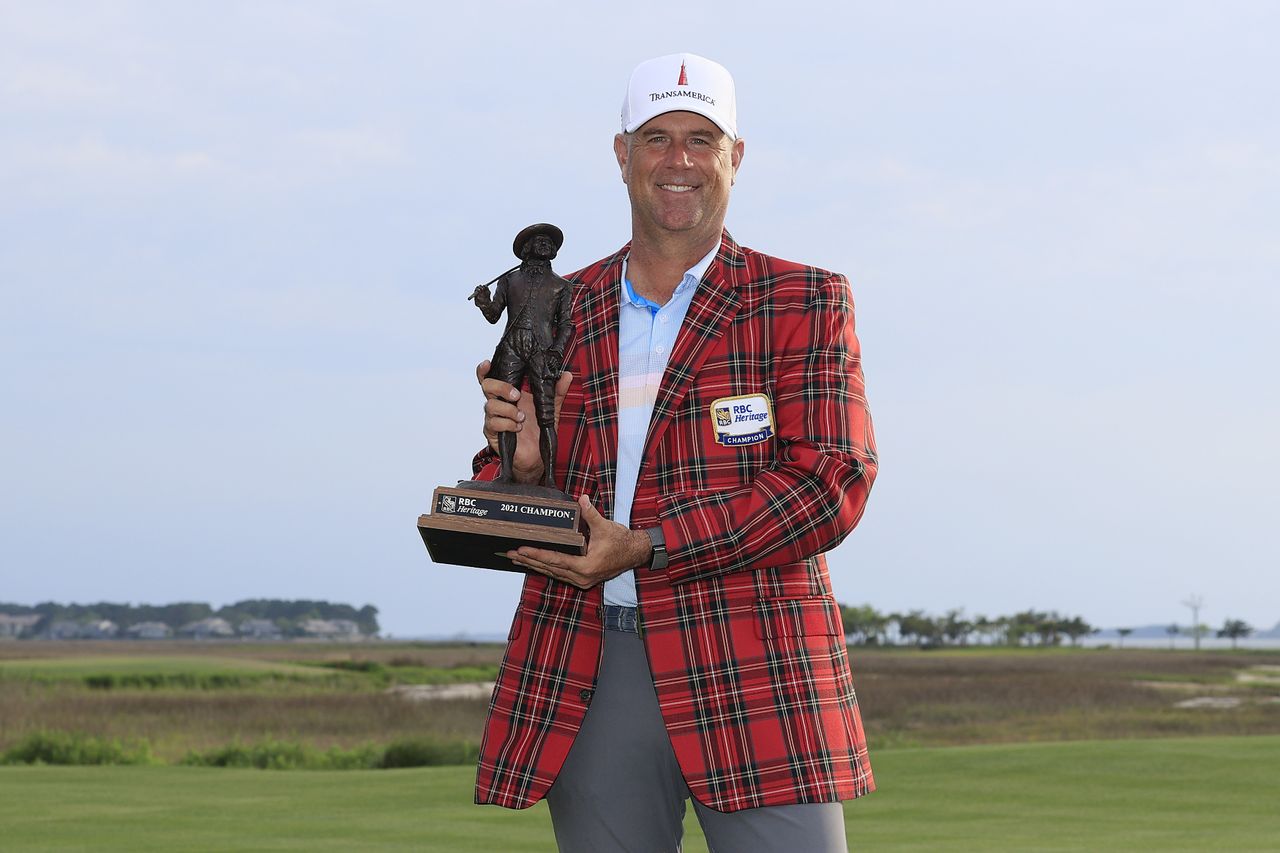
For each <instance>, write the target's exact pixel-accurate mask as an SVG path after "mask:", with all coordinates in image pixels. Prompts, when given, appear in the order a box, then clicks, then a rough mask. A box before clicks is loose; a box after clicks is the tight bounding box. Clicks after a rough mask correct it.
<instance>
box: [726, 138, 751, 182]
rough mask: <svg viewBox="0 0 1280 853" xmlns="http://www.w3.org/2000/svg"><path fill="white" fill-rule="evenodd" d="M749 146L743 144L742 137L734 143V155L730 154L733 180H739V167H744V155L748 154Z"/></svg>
mask: <svg viewBox="0 0 1280 853" xmlns="http://www.w3.org/2000/svg"><path fill="white" fill-rule="evenodd" d="M746 150H747V146H746V145H745V144H744V143H743V141H742V139H741V137H739V138H738V139H735V140H734V141H733V153H732V154H730V155H729V156H730V159H731V162H732V163H733V179H734V180H735V181H736V180H737V179H738V167H739V166H741V165H742V155H743V154H745V153H746Z"/></svg>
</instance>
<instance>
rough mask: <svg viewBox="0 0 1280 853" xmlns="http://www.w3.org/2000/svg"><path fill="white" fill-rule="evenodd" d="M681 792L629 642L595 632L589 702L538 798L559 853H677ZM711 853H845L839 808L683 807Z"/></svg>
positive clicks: (638, 657)
mask: <svg viewBox="0 0 1280 853" xmlns="http://www.w3.org/2000/svg"><path fill="white" fill-rule="evenodd" d="M687 799H689V788H688V786H687V785H686V784H685V781H684V777H683V776H681V774H680V767H679V765H678V764H677V763H676V756H675V752H674V751H673V750H672V748H671V740H670V738H668V737H667V730H666V727H665V726H664V725H663V722H662V716H661V713H660V712H659V710H658V697H657V694H656V693H655V692H654V689H653V680H652V678H651V677H650V675H649V663H648V661H647V660H646V658H645V652H644V643H643V642H642V641H641V639H640V636H639V635H638V634H633V633H628V632H624V631H616V630H609V631H605V632H604V659H603V661H602V663H601V666H600V678H599V681H598V683H597V684H596V690H595V694H594V695H593V696H592V698H591V705H590V707H589V708H588V710H587V716H586V719H585V720H584V721H583V724H582V729H581V731H579V732H578V737H577V739H576V740H575V741H574V743H573V748H572V749H570V750H569V757H568V758H567V759H566V760H565V764H564V768H563V769H562V770H561V771H560V775H559V776H558V777H557V778H556V782H555V784H554V785H552V786H551V790H550V792H549V793H548V794H547V804H548V805H549V806H550V808H551V823H552V826H553V827H554V828H555V833H556V843H557V844H558V845H559V848H560V851H561V853H609V851H617V853H679V851H680V849H681V848H680V843H681V837H682V835H683V831H684V827H683V822H684V814H685V800H687ZM693 808H694V811H695V812H696V814H697V815H698V822H699V823H700V824H701V825H702V831H703V834H704V835H705V836H706V839H707V847H708V848H709V849H710V850H711V853H739V852H741V853H770V851H778V853H836V851H839V853H846V851H847V850H848V847H847V845H846V842H845V835H844V809H843V808H842V807H841V805H840V803H802V804H797V805H788V806H765V807H763V808H757V809H743V810H742V811H736V812H730V813H724V812H718V811H715V810H714V809H711V808H708V807H707V806H704V805H702V804H701V803H699V802H698V801H697V800H694V801H693Z"/></svg>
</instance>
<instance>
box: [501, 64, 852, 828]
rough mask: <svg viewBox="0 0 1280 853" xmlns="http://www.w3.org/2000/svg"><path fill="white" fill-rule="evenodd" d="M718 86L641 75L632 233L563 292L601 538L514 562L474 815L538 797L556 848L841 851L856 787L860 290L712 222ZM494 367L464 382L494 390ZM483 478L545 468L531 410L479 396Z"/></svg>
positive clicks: (722, 114) (723, 78) (575, 455)
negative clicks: (843, 586)
mask: <svg viewBox="0 0 1280 853" xmlns="http://www.w3.org/2000/svg"><path fill="white" fill-rule="evenodd" d="M743 151H744V146H743V142H742V140H741V139H740V138H739V136H738V131H737V114H736V105H735V95H734V84H733V80H732V78H731V77H730V75H729V72H728V71H726V70H725V69H724V68H723V67H721V66H720V65H717V64H716V63H714V62H711V61H709V60H707V59H703V58H701V57H698V56H694V55H692V54H680V55H675V56H665V57H660V58H658V59H654V60H651V61H649V62H645V63H642V64H641V65H640V66H639V67H637V68H636V70H635V71H634V72H633V73H632V76H631V79H630V82H629V84H628V88H627V95H626V100H625V101H624V103H623V108H622V133H620V134H618V135H617V136H616V137H615V139H614V153H615V154H616V156H617V160H618V166H619V168H620V170H621V174H622V179H623V181H624V182H625V183H626V185H627V191H628V195H629V197H630V201H631V242H630V243H629V244H628V245H626V246H624V247H623V248H622V249H621V250H620V251H618V252H617V253H616V254H614V255H612V256H610V257H608V258H605V259H603V260H601V261H599V262H597V263H595V264H592V265H591V266H589V267H587V268H586V269H584V270H582V271H580V272H578V273H576V274H574V275H572V276H570V277H569V278H570V280H571V281H573V282H574V283H575V294H574V305H573V325H574V327H575V331H574V336H573V339H572V340H571V341H570V343H569V345H568V347H567V348H566V350H565V368H566V372H565V373H564V374H563V375H562V376H561V378H560V381H559V383H558V384H557V387H556V394H557V405H558V409H559V413H558V414H559V429H560V433H559V441H558V443H557V448H556V451H557V452H556V463H555V469H556V470H555V479H556V481H557V482H558V483H559V484H560V485H561V486H562V487H563V488H564V489H565V490H566V491H567V492H568V493H569V494H571V495H574V496H578V500H579V503H580V505H581V507H582V511H583V517H584V519H586V521H587V524H588V525H589V529H590V540H589V544H588V547H587V551H586V553H585V554H584V555H582V556H570V555H565V554H559V553H556V552H550V551H544V550H539V549H536V548H532V547H522V548H519V549H518V550H516V551H512V552H509V554H508V556H509V557H510V558H511V559H512V560H513V561H514V562H515V563H516V564H518V565H520V566H523V567H524V568H526V569H528V570H529V574H528V575H527V578H526V581H525V585H524V589H523V592H522V593H521V598H520V606H519V608H518V610H517V612H516V616H515V620H514V622H513V623H512V626H511V633H510V635H509V642H508V647H507V652H506V655H505V657H504V660H503V664H502V668H501V671H500V673H499V676H498V684H497V687H496V688H495V690H494V695H493V700H492V703H491V705H490V713H489V719H488V722H487V724H486V729H485V737H484V742H483V744H482V747H481V756H480V761H479V768H478V774H477V783H476V800H477V802H480V803H495V804H498V805H503V806H507V807H511V808H524V807H527V806H530V805H532V804H533V803H534V802H536V801H537V800H539V799H541V798H543V797H546V798H547V800H548V804H549V806H550V809H551V817H552V822H553V825H554V827H555V832H556V839H557V842H558V843H559V845H560V848H561V850H567V851H607V850H636V851H654V850H678V849H679V848H680V838H681V819H682V817H683V814H684V808H685V805H684V803H685V799H686V798H687V797H688V796H689V795H690V794H692V797H693V801H694V808H695V810H696V811H697V814H698V818H699V820H700V822H701V823H702V826H703V829H704V832H705V834H706V836H707V840H708V844H709V846H710V848H711V849H712V850H715V851H737V850H743V851H752V853H755V851H770V850H779V851H782V850H785V851H787V853H799V851H805V852H806V853H811V852H812V851H827V850H844V849H845V840H844V823H843V812H842V809H841V806H840V801H841V800H844V799H849V798H852V797H857V796H860V795H862V794H864V793H867V792H868V791H870V790H872V788H873V787H874V786H873V782H872V777H871V768H870V765H869V764H868V760H867V753H866V742H865V737H864V734H863V730H862V723H861V719H860V717H859V714H858V708H857V702H856V699H855V697H854V692H853V682H852V677H851V675H850V672H849V664H848V660H847V656H846V649H845V644H844V636H843V630H842V627H841V623H840V615H839V612H838V608H837V606H836V603H835V600H834V598H833V597H832V593H831V584H830V580H829V578H828V575H827V569H826V563H825V560H824V559H823V557H822V553H823V552H824V551H827V550H829V549H831V548H833V547H835V546H836V545H837V544H839V542H840V541H841V540H842V539H843V538H844V537H845V536H846V535H847V534H848V533H849V531H850V530H851V529H852V528H853V526H854V525H855V524H856V523H857V521H858V519H859V518H860V517H861V515H862V511H863V507H864V504H865V501H866V498H867V494H868V492H869V490H870V487H871V482H872V480H873V478H874V476H875V472H876V455H875V446H874V439H873V437H872V431H871V421H870V418H869V415H868V412H867V406H866V400H865V397H864V393H863V381H862V372H861V367H860V357H859V349H858V342H857V339H856V338H855V336H854V332H853V314H852V308H851V306H850V301H849V293H848V284H847V282H846V281H845V279H844V278H843V277H842V276H840V275H836V274H833V273H829V272H826V271H823V270H818V269H814V268H812V267H807V266H803V265H801V264H795V263H791V262H788V261H782V260H779V259H777V258H771V257H768V256H766V255H762V254H759V253H757V252H754V251H752V250H750V249H747V248H744V247H741V246H739V245H738V244H737V243H735V242H734V240H733V239H732V238H731V237H730V236H729V234H728V232H726V231H724V219H725V214H726V212H727V209H728V203H729V195H730V188H731V187H732V185H733V182H734V178H735V176H736V174H737V170H738V167H739V165H740V164H741V162H742V156H743ZM487 369H488V365H487V364H484V363H482V364H481V365H480V366H479V368H478V371H477V377H478V378H482V377H484V375H485V373H486V372H487ZM481 385H482V388H483V390H484V393H485V396H486V402H485V434H486V437H487V439H488V442H489V449H487V450H485V451H483V452H482V453H481V454H479V455H478V456H477V458H476V476H477V477H479V478H488V477H492V476H493V475H494V474H495V473H496V468H497V464H496V462H495V461H494V455H493V449H494V448H495V447H496V446H497V443H498V441H499V436H502V435H504V434H507V433H512V432H514V433H515V434H516V435H517V438H518V441H517V448H516V453H515V476H516V478H517V479H519V480H522V481H525V482H532V481H534V480H536V478H538V477H540V476H543V474H544V472H543V471H542V470H541V463H540V461H539V459H538V454H537V448H536V447H535V443H534V441H533V440H532V432H533V431H532V430H531V429H527V428H526V427H527V425H528V423H529V418H530V413H531V408H530V407H529V402H528V399H527V397H528V395H526V394H522V393H520V391H519V390H518V389H516V388H513V387H511V386H510V385H508V384H506V383H502V382H498V381H496V380H494V379H483V378H482V379H481Z"/></svg>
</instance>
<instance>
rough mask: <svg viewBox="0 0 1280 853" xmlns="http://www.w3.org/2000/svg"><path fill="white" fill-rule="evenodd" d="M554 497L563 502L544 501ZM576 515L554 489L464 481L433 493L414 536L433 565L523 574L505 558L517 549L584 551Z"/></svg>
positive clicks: (573, 504)
mask: <svg viewBox="0 0 1280 853" xmlns="http://www.w3.org/2000/svg"><path fill="white" fill-rule="evenodd" d="M504 487H505V488H506V489H508V490H511V489H516V490H520V491H521V492H525V493H524V494H520V493H517V492H515V491H504V490H503V489H504ZM529 492H540V493H542V494H529ZM555 494H560V495H562V497H550V496H546V495H555ZM580 516H581V510H580V508H579V507H578V504H577V502H575V501H571V500H569V499H568V496H567V495H563V493H562V492H560V493H558V492H556V490H554V489H540V488H537V487H527V486H525V487H522V486H512V485H510V484H505V483H486V482H481V481H467V480H464V481H462V482H460V483H459V484H458V485H457V486H456V487H448V486H440V487H439V488H437V489H436V490H435V494H434V495H433V496H432V498H431V512H430V513H429V514H428V515H420V516H418V532H419V533H420V534H422V542H423V544H425V545H426V546H427V551H428V553H430V554H431V559H432V560H433V561H434V562H437V563H448V564H449V565H453V566H473V567H475V568H478V569H497V570H498V571H503V572H521V573H523V572H525V571H526V569H523V568H521V567H520V566H517V565H516V564H515V563H513V562H511V561H510V560H508V559H507V557H506V553H507V552H508V551H510V550H512V549H515V548H519V547H520V546H521V545H532V546H534V547H535V548H545V549H547V550H550V551H560V552H562V553H565V554H582V553H583V552H584V551H586V541H587V539H586V537H585V536H583V535H582V534H581V533H580V532H578V527H579V525H580V524H581V518H580Z"/></svg>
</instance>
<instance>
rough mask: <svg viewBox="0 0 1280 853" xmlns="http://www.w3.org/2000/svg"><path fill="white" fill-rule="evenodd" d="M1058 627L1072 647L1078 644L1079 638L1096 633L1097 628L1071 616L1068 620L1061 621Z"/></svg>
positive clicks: (1077, 617)
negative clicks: (1068, 639)
mask: <svg viewBox="0 0 1280 853" xmlns="http://www.w3.org/2000/svg"><path fill="white" fill-rule="evenodd" d="M1060 627H1061V629H1062V633H1064V634H1066V635H1067V636H1068V637H1070V638H1071V645H1073V646H1077V645H1079V644H1080V638H1081V637H1086V636H1088V635H1089V634H1096V633H1098V629H1097V628H1095V627H1093V626H1092V625H1090V624H1089V623H1088V622H1086V621H1084V619H1082V618H1080V617H1079V616H1073V617H1071V618H1070V619H1065V620H1063V622H1062V623H1061V625H1060Z"/></svg>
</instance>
